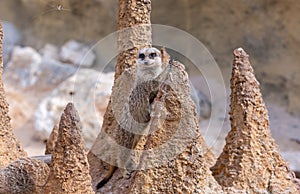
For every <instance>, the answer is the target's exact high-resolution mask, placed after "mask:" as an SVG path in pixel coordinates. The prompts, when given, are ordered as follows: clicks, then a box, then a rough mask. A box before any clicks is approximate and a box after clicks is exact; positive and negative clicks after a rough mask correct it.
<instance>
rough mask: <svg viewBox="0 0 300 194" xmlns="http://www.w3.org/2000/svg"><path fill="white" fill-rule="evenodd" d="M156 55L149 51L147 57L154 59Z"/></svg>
mask: <svg viewBox="0 0 300 194" xmlns="http://www.w3.org/2000/svg"><path fill="white" fill-rule="evenodd" d="M156 56H157V54H156V53H150V55H149V58H150V59H154V58H155V57H156Z"/></svg>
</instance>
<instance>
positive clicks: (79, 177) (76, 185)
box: [45, 103, 94, 194]
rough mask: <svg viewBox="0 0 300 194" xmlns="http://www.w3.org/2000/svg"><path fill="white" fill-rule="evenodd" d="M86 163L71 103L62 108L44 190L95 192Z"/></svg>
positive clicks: (78, 122)
mask: <svg viewBox="0 0 300 194" xmlns="http://www.w3.org/2000/svg"><path fill="white" fill-rule="evenodd" d="M91 185H92V183H91V177H90V175H89V164H88V161H87V156H86V152H85V149H84V144H83V139H82V136H81V124H80V119H79V116H78V113H77V111H76V110H75V108H74V106H73V104H72V103H69V104H68V105H67V107H66V108H65V110H64V112H63V114H62V116H61V120H60V123H59V131H58V137H57V141H56V146H55V149H54V151H53V152H52V160H51V164H50V175H49V180H48V182H47V185H46V188H45V193H52V194H59V193H69V194H71V193H88V194H91V193H94V191H93V189H92V186H91Z"/></svg>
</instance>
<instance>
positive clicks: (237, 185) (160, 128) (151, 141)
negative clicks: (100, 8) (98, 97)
mask: <svg viewBox="0 0 300 194" xmlns="http://www.w3.org/2000/svg"><path fill="white" fill-rule="evenodd" d="M74 2H75V4H74V5H73V6H76V3H77V4H80V3H79V1H75V0H74ZM90 2H91V1H85V3H86V5H87V6H89V5H90ZM75 10H76V9H75ZM150 12H151V1H150V0H132V1H124V0H120V1H119V22H118V24H119V30H121V32H120V33H119V42H118V45H119V49H120V51H121V52H120V54H119V56H118V64H117V66H116V74H115V84H114V87H113V89H112V95H111V99H110V102H109V105H108V108H107V111H106V114H105V116H104V122H103V126H102V130H101V132H100V134H99V135H98V138H97V140H96V142H95V144H94V146H93V148H92V149H91V150H90V152H89V153H86V151H85V148H84V146H83V139H82V135H81V124H80V119H79V116H78V114H77V112H76V110H75V108H74V106H73V104H71V103H69V104H68V105H66V108H65V110H64V112H63V114H62V116H61V120H60V124H59V127H58V129H57V128H56V127H54V131H53V134H52V137H51V141H49V142H48V145H47V153H51V154H52V159H51V162H50V165H49V167H48V165H47V164H46V163H45V162H44V161H43V160H36V159H32V158H25V156H26V154H25V152H24V151H23V149H22V148H21V145H20V144H19V143H18V141H17V140H16V139H15V137H14V135H13V133H12V128H11V126H10V119H9V117H8V104H7V102H6V100H5V94H4V90H3V85H2V55H0V62H1V72H0V73H1V75H0V82H1V83H0V95H1V96H0V97H1V99H0V100H1V101H0V102H1V104H0V105H1V112H0V113H1V115H0V117H1V129H0V130H1V131H0V134H1V136H0V138H2V139H1V147H0V151H1V152H0V157H1V162H2V161H3V164H2V163H1V168H2V169H1V170H0V192H1V193H12V194H14V193H55V194H58V193H95V192H98V193H203V194H207V193H233V192H238V193H274V194H275V193H278V194H279V193H291V194H294V193H299V191H300V190H299V184H298V182H297V181H298V180H297V179H296V178H295V175H294V173H293V172H292V171H290V170H289V167H288V165H287V164H286V162H284V161H283V159H282V158H281V156H280V155H279V153H278V148H277V146H276V144H275V143H274V140H273V139H272V137H271V134H270V130H269V121H268V113H267V110H266V107H265V105H264V102H263V100H262V98H261V93H260V89H259V84H258V82H257V81H256V79H255V76H254V73H253V70H252V67H251V65H250V63H249V60H248V55H247V54H246V53H245V52H244V51H243V50H242V49H237V50H235V51H234V63H233V69H232V72H233V73H232V81H231V90H232V94H231V107H230V108H231V111H230V116H231V127H232V129H231V131H230V133H229V134H228V137H227V139H226V146H225V147H224V151H223V153H222V154H221V155H220V157H219V158H218V159H216V158H215V156H214V155H213V154H212V153H211V151H210V150H209V149H208V147H207V146H206V143H205V141H204V140H203V138H202V135H201V134H200V130H199V126H198V124H197V121H196V117H195V107H194V104H193V102H192V101H191V99H190V86H189V84H188V76H187V73H186V70H185V68H184V66H183V65H182V64H180V63H178V62H172V63H170V64H168V65H167V67H166V68H165V71H164V72H163V74H162V75H161V76H160V79H161V80H160V81H163V82H162V83H163V84H160V86H159V87H158V93H157V95H156V97H155V99H154V103H153V107H154V109H153V114H151V122H150V123H151V124H150V129H149V134H147V135H145V136H142V138H141V139H140V141H139V142H138V145H137V149H136V150H134V151H133V152H130V153H129V155H130V157H132V158H133V160H134V162H136V167H137V170H135V171H134V172H133V173H132V175H131V177H130V178H129V179H126V178H122V175H121V170H122V169H118V170H117V171H116V172H115V173H114V175H113V177H112V178H111V179H110V181H109V182H108V183H107V184H106V185H104V187H102V188H101V189H100V190H99V191H95V185H96V184H97V183H98V182H99V181H100V180H101V179H102V178H103V177H104V176H105V173H106V171H107V167H108V164H106V163H105V162H103V161H102V160H101V159H100V158H101V157H102V156H110V157H111V162H112V164H113V165H118V161H117V160H118V157H116V155H114V151H118V150H113V151H111V150H110V149H112V148H111V147H110V145H109V144H107V143H106V140H107V139H106V138H107V137H109V138H112V139H113V140H114V141H115V142H116V143H117V144H118V145H121V146H122V147H127V148H131V147H132V144H133V141H134V139H133V138H134V135H133V133H130V132H129V131H127V130H125V129H124V127H123V126H121V125H120V123H118V122H117V120H116V118H115V116H116V115H115V113H114V112H113V110H119V109H118V107H119V106H120V107H123V105H125V104H124V102H126V100H127V97H128V96H129V94H130V92H131V88H132V85H131V84H132V83H133V80H134V72H135V63H134V61H135V57H136V54H137V51H138V50H139V49H140V48H142V47H147V46H151V27H150V24H151V23H150ZM75 13H76V14H78V15H81V14H86V13H87V12H80V9H79V8H78V10H77V11H75ZM128 27H135V28H134V29H132V30H129V31H128V30H126V29H127V28H128ZM0 32H1V30H0ZM124 37H126V38H124ZM2 38H3V34H2V32H1V33H0V40H2ZM1 43H2V42H1ZM1 48H2V47H0V49H1ZM145 87H147V85H145ZM120 94H122V95H120ZM115 104H117V105H118V106H115ZM124 107H126V106H124ZM121 110H122V109H121ZM116 113H118V111H117V112H116ZM157 148H159V149H158V151H157ZM155 150H156V151H157V152H155ZM119 152H120V151H119ZM112 153H113V154H112ZM116 153H117V152H116ZM170 156H171V157H170ZM21 157H22V158H21ZM2 158H3V159H2ZM115 160H116V161H115ZM212 166H213V167H212ZM93 189H94V190H93Z"/></svg>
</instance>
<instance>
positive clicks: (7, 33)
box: [2, 21, 22, 66]
mask: <svg viewBox="0 0 300 194" xmlns="http://www.w3.org/2000/svg"><path fill="white" fill-rule="evenodd" d="M2 27H3V33H4V39H3V64H4V66H6V64H7V63H8V61H9V58H10V55H11V52H12V50H13V48H14V47H15V46H16V45H18V44H20V42H21V41H22V35H21V32H20V31H19V30H18V29H17V28H16V26H15V25H14V24H13V23H10V22H6V21H3V22H2Z"/></svg>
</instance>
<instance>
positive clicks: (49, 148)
mask: <svg viewBox="0 0 300 194" xmlns="http://www.w3.org/2000/svg"><path fill="white" fill-rule="evenodd" d="M57 137H58V126H57V125H55V126H54V127H53V129H52V132H51V134H50V136H49V138H48V140H47V144H46V150H45V154H52V152H53V151H54V149H55V144H56V141H57Z"/></svg>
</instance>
